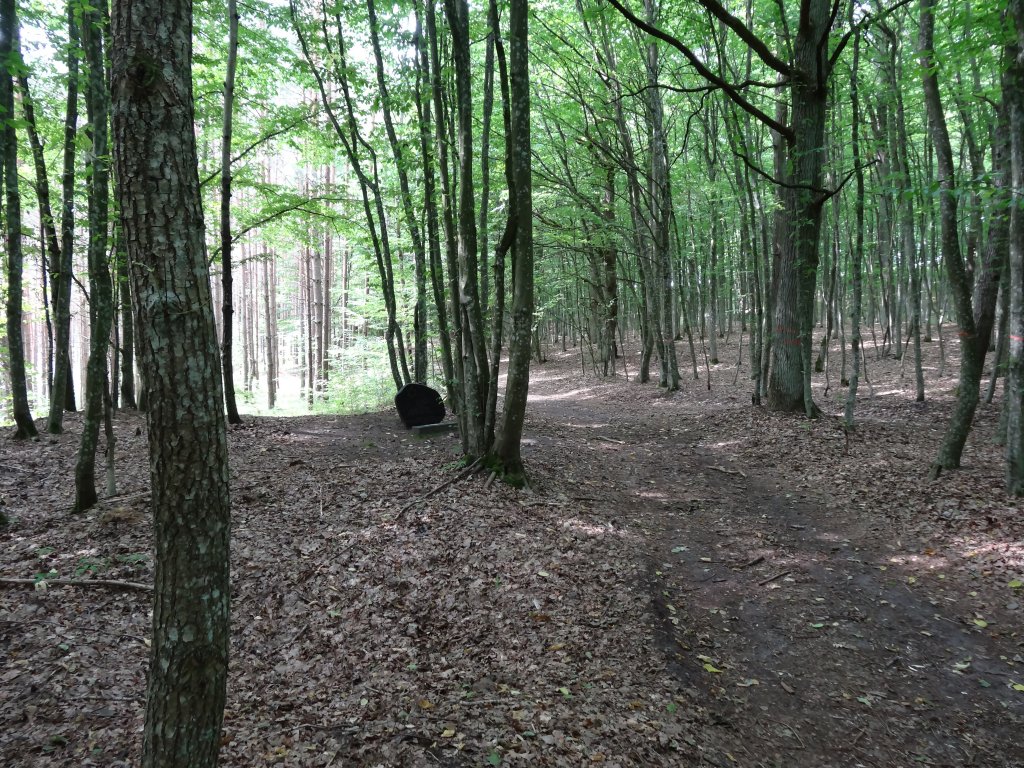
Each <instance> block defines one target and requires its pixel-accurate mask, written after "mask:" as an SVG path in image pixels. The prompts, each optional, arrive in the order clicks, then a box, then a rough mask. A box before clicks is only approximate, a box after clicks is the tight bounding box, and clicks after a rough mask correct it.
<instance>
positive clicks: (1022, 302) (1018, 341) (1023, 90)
mask: <svg viewBox="0 0 1024 768" xmlns="http://www.w3.org/2000/svg"><path fill="white" fill-rule="evenodd" d="M1009 9H1010V16H1011V17H1012V19H1013V21H1014V25H1015V27H1016V33H1017V34H1016V40H1015V41H1014V43H1013V44H1011V45H1009V46H1007V50H1006V56H1005V68H1004V73H1005V74H1004V76H1003V100H1004V106H1005V108H1006V111H1007V113H1008V119H1009V126H1010V131H1009V133H1010V167H1011V177H1010V189H1011V190H1012V192H1011V196H1012V197H1011V200H1012V205H1011V206H1010V236H1009V240H1010V255H1009V262H1010V263H1009V268H1010V280H1009V286H1008V287H1009V291H1010V307H1009V310H1010V311H1009V322H1008V329H1007V335H1008V338H1009V342H1010V355H1009V367H1008V371H1007V384H1006V406H1005V413H1006V491H1007V493H1008V494H1010V495H1011V496H1024V214H1022V211H1024V208H1022V206H1024V2H1022V0H1010V3H1009Z"/></svg>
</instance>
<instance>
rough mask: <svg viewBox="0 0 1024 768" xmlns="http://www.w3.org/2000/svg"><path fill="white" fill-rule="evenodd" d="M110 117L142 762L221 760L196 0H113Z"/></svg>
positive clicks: (215, 399)
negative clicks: (146, 625) (138, 401)
mask: <svg viewBox="0 0 1024 768" xmlns="http://www.w3.org/2000/svg"><path fill="white" fill-rule="evenodd" d="M111 18H112V31H113V56H112V77H111V87H112V93H113V111H112V116H113V120H112V127H113V139H114V164H115V168H116V171H117V178H118V180H119V182H120V183H119V185H118V189H117V197H118V202H119V204H120V213H121V223H122V227H123V230H124V235H125V242H126V243H127V246H128V256H129V259H130V265H131V276H132V284H133V286H134V289H135V296H136V299H137V307H138V317H139V321H140V322H139V327H138V328H137V332H138V335H139V339H140V343H139V349H140V352H141V355H140V358H141V360H140V362H141V365H142V367H143V369H144V370H145V376H144V377H143V379H144V381H145V386H146V388H147V392H148V404H149V408H148V410H147V412H146V423H147V426H148V439H149V461H150V478H151V483H152V491H151V493H152V501H151V508H152V512H153V524H154V525H153V539H154V545H155V549H156V574H155V601H154V605H153V649H152V655H151V659H150V668H149V682H148V687H147V691H146V724H145V731H144V735H143V756H142V764H143V766H145V767H146V768H154V767H156V766H161V767H163V766H167V767H172V766H174V767H180V768H186V767H187V768H206V767H208V766H214V765H216V763H217V753H218V749H219V747H220V741H221V733H220V732H221V723H222V719H223V712H224V701H225V689H226V680H227V662H228V630H229V621H228V619H229V603H230V585H229V567H230V563H229V534H230V498H229V491H228V457H227V434H226V425H225V419H224V406H223V403H224V397H223V390H222V388H221V367H220V360H219V357H218V351H217V333H216V325H215V321H214V315H213V303H212V296H211V293H210V275H209V269H208V266H207V256H206V244H205V240H204V236H205V230H204V226H203V210H202V200H201V197H200V192H199V175H198V158H197V153H196V143H195V133H194V129H193V125H194V120H195V111H194V106H193V97H192V66H191V64H192V4H191V2H190V0H174V1H173V2H167V0H115V2H114V5H113V11H112V14H111Z"/></svg>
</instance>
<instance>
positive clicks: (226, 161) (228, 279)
mask: <svg viewBox="0 0 1024 768" xmlns="http://www.w3.org/2000/svg"><path fill="white" fill-rule="evenodd" d="M237 63H238V3H237V1H236V0H228V65H227V72H226V74H225V75H224V120H223V123H222V129H223V130H222V134H221V147H220V260H221V283H222V286H223V294H224V295H223V297H222V299H221V312H222V314H223V318H222V320H221V365H222V366H223V369H224V370H223V374H224V402H225V404H226V406H227V415H228V422H229V423H231V424H240V423H241V421H242V417H241V416H239V415H238V404H237V403H236V402H235V367H234V340H233V336H234V317H235V301H234V279H233V278H234V276H233V273H232V266H231V246H232V242H231V181H232V176H231V137H232V128H233V125H234V122H233V121H234V113H235V72H236V69H237Z"/></svg>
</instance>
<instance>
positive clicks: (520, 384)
mask: <svg viewBox="0 0 1024 768" xmlns="http://www.w3.org/2000/svg"><path fill="white" fill-rule="evenodd" d="M509 7H510V13H509V48H510V51H509V85H510V102H511V110H512V115H511V118H512V136H511V137H510V140H511V142H512V147H513V148H512V152H511V153H510V154H511V157H512V162H513V176H514V177H515V199H514V201H512V203H513V206H514V209H515V216H516V233H515V245H514V246H513V248H514V251H513V253H514V256H513V265H512V333H511V339H510V341H509V362H508V380H507V384H506V387H505V409H504V411H503V412H502V420H501V428H500V430H499V433H498V439H497V441H496V442H495V447H494V456H495V457H496V458H497V460H498V461H499V462H500V464H501V467H502V469H503V471H504V476H505V478H506V480H507V481H508V482H510V483H512V484H516V483H520V482H522V481H524V480H525V477H524V475H523V461H522V457H521V455H520V442H521V440H522V436H523V418H524V416H525V414H526V396H527V392H528V390H529V385H530V342H531V336H532V329H533V302H534V297H533V183H532V179H531V168H532V165H531V147H530V73H529V31H528V25H529V3H528V0H510V4H509Z"/></svg>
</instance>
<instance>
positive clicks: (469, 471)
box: [392, 456, 484, 522]
mask: <svg viewBox="0 0 1024 768" xmlns="http://www.w3.org/2000/svg"><path fill="white" fill-rule="evenodd" d="M483 460H484V457H483V456H481V457H480V458H479V459H477V460H476V461H474V462H473V463H472V464H470V465H469V466H468V467H466V468H465V469H464V470H463V471H462V472H460V473H459V474H457V475H456V476H455V477H453V478H452V479H451V480H445V481H444V482H443V483H441V484H440V485H439V486H437V487H436V488H432V489H431V490H429V491H427V492H426V493H425V494H423V495H422V496H420V497H419V498H416V499H413V500H412V501H410V502H409V503H408V504H406V505H405V506H404V507H402V509H401V510H400V511H399V513H398V514H397V515H395V518H394V520H393V521H392V522H398V521H399V520H401V519H402V516H403V515H404V514H405V513H406V512H408V511H409V510H410V509H412V508H413V507H415V506H416V505H417V504H419V503H420V502H421V501H426V500H427V499H429V498H430V497H431V496H433V495H434V494H436V493H439V492H441V491H443V490H444V489H445V488H447V487H448V486H449V485H453V484H455V483H457V482H459V480H463V479H465V478H467V477H469V476H470V475H471V474H473V473H474V472H475V471H476V470H477V468H478V467H479V466H480V463H481V462H482V461H483Z"/></svg>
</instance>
